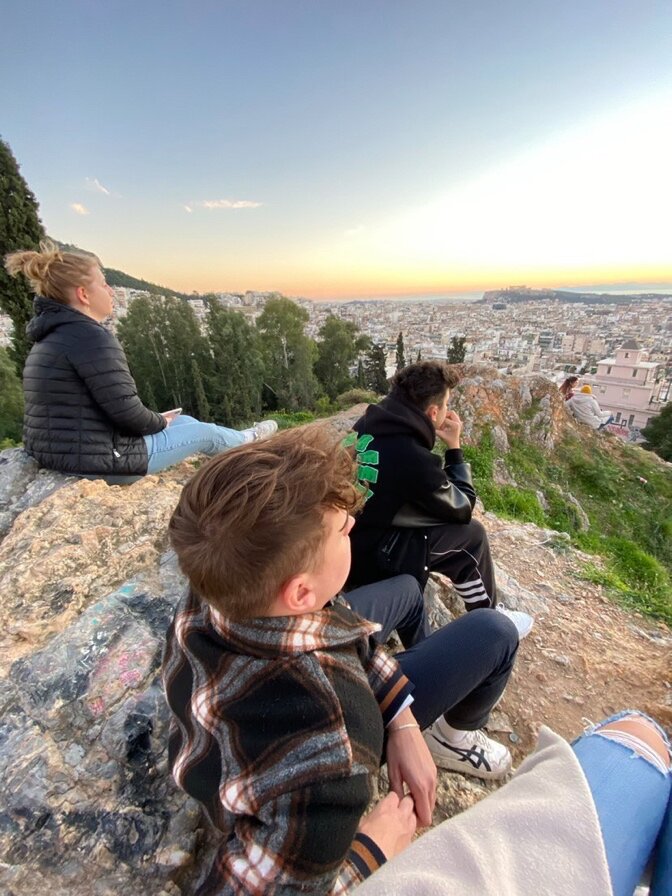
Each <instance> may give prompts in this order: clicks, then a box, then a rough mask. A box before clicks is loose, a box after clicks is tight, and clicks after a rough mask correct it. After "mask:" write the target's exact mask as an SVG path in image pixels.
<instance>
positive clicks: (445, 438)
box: [436, 411, 462, 448]
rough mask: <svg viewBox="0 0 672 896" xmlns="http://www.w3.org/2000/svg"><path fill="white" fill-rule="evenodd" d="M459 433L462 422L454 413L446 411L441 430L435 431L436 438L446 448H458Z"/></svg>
mask: <svg viewBox="0 0 672 896" xmlns="http://www.w3.org/2000/svg"><path fill="white" fill-rule="evenodd" d="M461 433H462V421H461V420H460V418H459V417H458V415H457V414H456V413H455V411H448V412H447V413H446V419H445V420H444V421H443V425H442V426H441V429H437V430H436V434H437V436H438V437H439V438H440V439H441V441H442V442H445V445H446V447H447V448H459V447H460V435H461Z"/></svg>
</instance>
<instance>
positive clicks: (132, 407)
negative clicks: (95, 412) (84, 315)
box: [68, 327, 166, 436]
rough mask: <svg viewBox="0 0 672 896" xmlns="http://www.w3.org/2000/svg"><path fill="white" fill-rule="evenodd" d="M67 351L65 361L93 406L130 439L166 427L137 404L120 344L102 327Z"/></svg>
mask: <svg viewBox="0 0 672 896" xmlns="http://www.w3.org/2000/svg"><path fill="white" fill-rule="evenodd" d="M91 329H92V328H90V327H87V329H86V333H85V334H83V336H84V338H82V339H81V340H78V341H77V344H76V346H74V347H73V348H71V349H70V351H69V353H68V358H69V361H70V363H71V364H72V366H73V367H74V369H75V370H76V372H77V374H78V375H79V377H80V378H81V379H82V381H83V382H84V383H85V385H86V387H87V389H88V390H89V392H90V393H91V395H92V397H93V399H94V401H95V402H96V404H97V405H98V406H99V407H100V408H101V410H102V411H103V413H105V414H106V415H107V416H108V417H109V418H110V420H111V421H112V423H113V424H114V426H115V427H116V428H117V429H119V430H120V431H122V432H124V433H125V434H128V435H132V436H149V435H152V434H153V433H156V432H160V431H161V430H162V429H165V427H166V418H165V417H164V416H163V415H162V414H158V413H156V411H150V410H149V408H146V407H145V406H144V404H143V403H142V402H141V401H140V397H139V395H138V389H137V386H136V385H135V380H134V379H133V377H132V376H131V372H130V370H129V369H128V363H127V361H126V355H125V354H124V350H123V349H122V347H121V345H120V344H119V341H118V340H117V339H116V337H115V336H113V335H112V334H111V333H108V331H107V330H105V329H104V328H103V327H99V328H96V332H95V333H92V332H91Z"/></svg>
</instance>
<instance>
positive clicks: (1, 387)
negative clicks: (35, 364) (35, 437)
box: [0, 348, 23, 443]
mask: <svg viewBox="0 0 672 896" xmlns="http://www.w3.org/2000/svg"><path fill="white" fill-rule="evenodd" d="M0 396H2V400H1V401H0V443H2V442H3V441H4V440H5V439H11V441H12V442H20V441H21V436H22V429H23V389H22V387H21V381H20V379H19V378H18V377H17V375H16V370H15V369H14V365H13V364H12V361H11V359H10V357H9V354H8V352H7V351H6V350H5V349H4V348H0Z"/></svg>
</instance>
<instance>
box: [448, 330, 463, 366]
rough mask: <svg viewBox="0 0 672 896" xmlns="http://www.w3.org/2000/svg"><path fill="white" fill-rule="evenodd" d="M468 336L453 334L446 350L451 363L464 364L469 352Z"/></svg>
mask: <svg viewBox="0 0 672 896" xmlns="http://www.w3.org/2000/svg"><path fill="white" fill-rule="evenodd" d="M466 342H467V339H466V336H453V337H452V338H451V340H450V346H449V347H448V350H447V352H446V360H447V361H448V363H449V364H463V363H464V358H465V355H466V353H467V347H466Z"/></svg>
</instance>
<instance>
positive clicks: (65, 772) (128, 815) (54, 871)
mask: <svg viewBox="0 0 672 896" xmlns="http://www.w3.org/2000/svg"><path fill="white" fill-rule="evenodd" d="M465 375H466V382H465V384H464V385H463V386H462V387H461V388H460V389H457V390H455V393H456V394H455V397H454V404H455V405H457V407H458V410H459V412H460V413H461V414H462V415H463V416H465V417H469V415H470V417H469V419H470V420H471V429H470V433H471V438H472V439H474V438H477V437H478V434H479V432H480V431H481V430H482V427H483V426H484V424H483V420H489V421H490V424H491V425H493V426H499V427H500V428H501V431H502V433H503V435H504V437H506V438H507V439H508V438H509V437H510V433H511V426H512V421H513V422H520V419H521V418H520V416H519V415H521V414H522V415H524V414H526V413H527V414H528V417H527V419H529V421H530V425H531V426H532V421H533V420H534V419H535V415H536V414H538V413H543V414H545V415H546V416H545V417H544V418H543V420H541V422H538V423H537V424H534V425H535V426H538V427H539V432H540V434H543V433H544V432H546V433H547V434H550V435H551V437H552V438H556V437H557V435H558V434H559V433H560V432H561V426H562V420H563V418H562V417H559V416H557V414H556V411H557V408H556V400H555V395H554V393H553V391H552V389H553V387H552V386H551V385H550V384H548V383H547V382H546V381H541V380H540V378H531V379H529V380H526V381H524V382H523V381H520V382H514V379H515V378H507V379H506V380H503V381H502V383H503V386H502V385H495V388H494V389H493V388H492V382H494V381H495V380H496V379H497V377H496V376H495V375H494V373H488V372H487V371H486V372H485V373H481V374H478V373H475V372H473V371H472V373H471V374H470V373H469V371H466V370H465ZM479 377H480V379H479ZM477 380H478V381H477ZM537 380H539V382H538V383H537ZM528 391H529V396H530V398H529V403H527V404H526V401H527V399H526V397H525V396H526V395H527V393H528ZM547 394H548V395H549V396H550V398H549V403H548V404H547V405H546V406H544V405H542V399H543V398H544V396H545V395H547ZM360 410H361V409H360V408H358V409H353V410H352V411H350V412H348V413H346V414H342V415H339V417H338V418H337V420H336V424H337V426H338V427H339V428H340V429H342V430H345V429H347V428H348V426H349V425H350V424H351V422H352V420H353V419H354V417H356V416H357V414H358V412H359V411H360ZM559 410H560V411H562V413H563V414H564V409H563V408H562V406H561V405H560V406H559ZM517 415H518V416H517ZM499 441H500V445H499V449H498V450H504V441H503V438H500V439H499ZM540 444H544V442H543V439H540ZM197 463H198V461H194V462H186V463H184V464H181V465H180V466H178V467H175V468H174V469H172V470H170V471H167V472H166V473H163V474H161V475H159V476H148V477H146V478H144V479H142V480H141V481H139V482H136V483H135V484H132V485H128V486H109V485H106V484H105V483H104V482H102V481H85V480H76V479H72V478H67V477H61V476H59V475H58V474H52V473H45V472H39V471H37V470H36V468H35V466H34V464H33V463H32V461H30V460H29V459H27V458H26V457H25V456H24V455H22V453H21V452H18V451H14V450H12V451H10V452H3V453H2V454H0V520H1V521H3V523H2V524H3V525H4V526H5V533H6V534H5V537H4V539H3V540H2V542H0V583H1V584H2V593H3V601H2V605H1V608H0V646H1V648H2V651H1V654H0V655H1V656H2V660H1V662H2V665H1V666H0V675H2V686H1V688H0V695H1V696H0V792H1V794H2V796H1V797H0V819H1V821H2V823H1V824H0V892H3V893H7V894H9V896H33V894H34V892H35V890H41V889H43V890H46V891H48V892H49V893H50V896H108V894H109V896H112V894H119V893H126V892H128V893H136V892H141V893H143V894H145V896H179V894H182V896H189V894H192V893H193V892H194V891H195V889H196V886H197V883H198V881H199V878H200V877H201V876H202V874H203V872H204V871H205V870H206V868H207V867H208V865H209V857H210V854H211V851H212V849H213V846H214V843H215V841H216V838H215V837H214V836H213V835H212V833H211V832H210V831H209V829H208V826H207V824H206V823H205V821H204V819H203V817H202V815H201V812H200V810H199V808H198V806H197V805H196V804H195V803H194V802H193V801H191V800H189V799H187V798H186V797H185V796H184V795H183V794H181V793H180V792H179V791H177V789H176V788H175V786H174V784H173V783H172V781H171V779H170V777H169V775H168V772H167V758H166V750H167V743H166V739H167V738H166V735H167V724H168V716H167V710H166V706H165V703H164V700H163V696H162V692H161V688H160V685H159V680H158V672H159V665H160V659H161V652H162V645H163V639H164V634H165V630H166V627H167V625H168V621H169V619H170V617H171V615H172V612H173V608H174V606H175V603H176V601H177V599H178V597H179V594H180V592H181V590H182V588H183V580H182V577H181V575H180V572H179V570H178V568H177V565H176V563H175V558H174V556H173V555H172V554H171V553H170V551H168V545H167V538H166V529H167V523H168V519H169V517H170V514H171V513H172V510H173V507H174V506H175V503H176V501H177V499H178V496H179V493H180V489H181V487H182V485H183V484H184V482H185V481H186V480H187V479H188V478H189V477H190V476H191V475H192V474H193V471H194V469H195V468H196V466H197ZM577 512H578V511H577ZM480 515H481V519H482V520H483V522H484V524H485V525H486V527H487V529H488V532H489V534H490V538H491V543H492V547H493V553H494V556H495V560H496V566H497V580H498V586H499V588H500V596H501V597H502V598H503V599H504V601H505V602H506V603H507V604H508V605H509V606H510V607H511V608H515V609H523V610H527V611H528V612H531V613H533V614H534V615H535V617H536V623H535V628H534V629H533V631H532V633H531V635H530V636H529V637H528V638H527V639H526V640H525V641H524V642H523V643H522V645H521V648H520V651H519V656H518V661H517V667H516V671H515V673H514V677H513V680H512V682H511V684H510V686H509V688H508V690H507V693H506V694H505V696H504V699H503V701H502V704H501V705H500V707H499V708H498V710H497V711H496V713H494V714H493V717H492V719H491V722H490V731H491V733H492V734H493V736H495V737H498V738H500V739H502V740H503V741H505V742H507V743H508V744H509V746H510V747H511V748H512V750H513V752H514V755H515V757H516V760H517V761H519V760H520V759H521V758H522V756H523V755H524V754H525V753H526V752H528V751H529V750H530V748H531V747H532V745H533V742H534V738H535V734H536V731H537V729H538V727H539V725H540V724H541V723H542V722H543V723H546V724H551V725H552V726H553V727H554V728H556V730H558V731H560V733H562V734H564V735H567V736H569V735H572V734H575V733H576V732H577V731H578V730H579V729H580V727H581V724H582V723H581V719H582V717H583V716H587V717H593V718H597V717H599V716H601V715H603V714H605V712H608V711H610V710H613V709H616V708H619V707H620V706H622V705H623V704H625V703H629V704H633V705H638V706H641V707H642V708H644V709H646V710H648V711H650V712H652V713H653V714H654V715H656V716H657V717H658V718H660V719H661V720H662V721H663V722H665V723H667V724H670V723H671V722H672V696H671V692H670V688H669V684H666V682H669V681H670V676H669V654H670V648H672V638H670V635H669V631H668V630H667V629H664V628H662V627H660V626H653V625H651V624H650V623H648V622H646V621H645V620H643V619H641V618H639V617H635V616H633V615H631V614H628V613H626V612H625V611H623V610H621V609H619V608H617V607H614V606H613V605H612V604H611V603H609V602H608V601H607V600H606V598H605V597H604V595H603V594H602V592H601V589H600V588H599V586H597V585H593V584H591V583H588V582H586V581H585V579H582V578H581V575H582V571H583V569H584V567H585V563H586V561H587V560H588V558H587V557H585V556H584V555H580V554H579V553H577V552H576V551H573V550H572V549H571V548H570V547H569V544H568V541H567V539H566V537H563V536H562V535H561V534H559V533H555V532H551V531H548V530H543V529H538V528H537V527H535V526H532V525H521V524H515V523H511V522H506V521H503V520H499V519H497V518H496V517H494V516H492V515H491V514H487V513H486V514H483V513H481V514H480ZM427 601H428V607H429V612H430V618H431V620H432V623H433V624H434V625H435V626H439V625H443V624H446V622H448V621H449V620H450V619H452V618H453V616H454V615H455V614H459V613H462V612H464V608H463V605H462V604H461V602H460V601H459V600H458V598H457V596H456V595H455V593H454V592H453V591H452V589H451V588H450V585H449V583H448V582H447V580H445V579H443V578H442V577H441V576H433V577H432V578H431V579H430V582H429V585H428V588H427ZM496 786H497V785H494V784H482V783H481V782H476V781H473V780H469V779H467V778H463V777H461V776H459V775H451V774H448V773H441V774H440V776H439V788H438V793H439V796H438V802H437V809H436V813H435V819H434V820H435V822H438V821H440V820H442V819H443V818H446V817H449V816H450V815H452V814H454V813H455V812H457V811H460V810H462V809H464V808H466V807H468V806H469V805H471V804H473V803H474V802H475V801H477V800H478V799H481V798H482V797H483V796H485V795H487V793H488V792H489V791H490V790H492V789H493V788H494V787H496ZM381 787H382V788H384V787H385V780H384V773H383V775H382V776H381Z"/></svg>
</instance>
